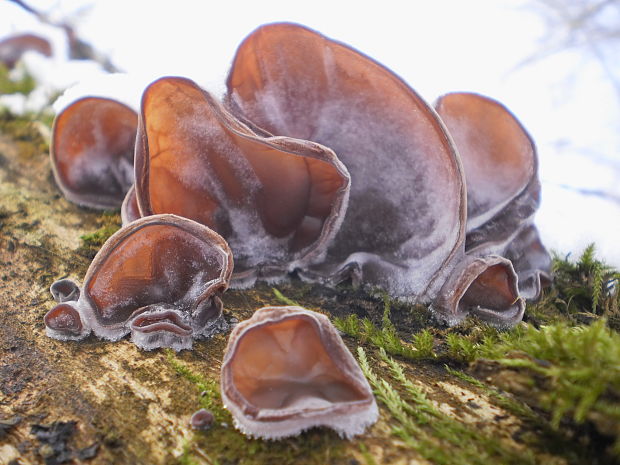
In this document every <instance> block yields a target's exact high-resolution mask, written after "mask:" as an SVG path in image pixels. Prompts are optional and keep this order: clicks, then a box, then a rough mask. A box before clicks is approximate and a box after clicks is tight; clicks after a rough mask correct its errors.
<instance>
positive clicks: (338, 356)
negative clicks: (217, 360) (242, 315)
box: [221, 306, 378, 439]
mask: <svg viewBox="0 0 620 465" xmlns="http://www.w3.org/2000/svg"><path fill="white" fill-rule="evenodd" d="M221 392H222V399H223V401H224V405H225V406H226V407H227V408H228V409H229V410H230V412H231V414H232V416H233V418H234V421H235V426H236V427H237V428H238V429H239V430H240V431H242V432H243V433H244V434H247V435H249V436H254V437H260V438H265V439H280V438H284V437H288V436H295V435H298V434H299V433H301V432H302V431H305V430H307V429H309V428H312V427H315V426H327V427H329V428H332V429H333V430H335V431H337V432H338V434H340V435H341V436H342V437H345V438H351V437H353V436H356V435H358V434H361V433H363V432H364V430H365V429H366V428H367V427H368V426H369V425H371V424H373V423H374V422H375V421H376V420H377V418H378V410H377V404H376V402H375V399H374V396H373V394H372V390H371V388H370V386H369V384H368V381H367V380H366V378H365V377H364V375H363V373H362V371H361V369H360V367H359V365H358V364H357V362H356V361H355V359H354V358H353V356H352V355H351V353H350V352H349V351H348V349H347V348H346V346H345V345H344V343H343V341H342V338H341V337H340V335H339V334H338V331H337V330H336V329H335V328H334V326H333V325H332V324H331V322H330V321H329V319H328V318H327V317H326V316H325V315H321V314H319V313H316V312H312V311H310V310H306V309H304V308H301V307H294V306H289V307H264V308H261V309H260V310H257V311H256V312H255V313H254V315H253V316H252V318H250V319H249V320H246V321H242V322H241V323H239V324H238V325H237V326H235V328H234V329H233V330H232V332H231V334H230V338H229V340H228V346H227V348H226V353H225V355H224V361H223V363H222V376H221Z"/></svg>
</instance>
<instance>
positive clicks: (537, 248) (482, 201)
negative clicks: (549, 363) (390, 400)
mask: <svg viewBox="0 0 620 465" xmlns="http://www.w3.org/2000/svg"><path fill="white" fill-rule="evenodd" d="M435 107H436V109H437V112H438V113H439V115H440V116H441V118H442V119H443V121H444V122H445V124H446V126H447V127H448V129H449V131H450V134H451V135H452V137H453V139H454V141H455V143H456V146H457V147H458V151H459V154H460V156H461V159H462V161H463V166H464V168H465V178H466V179H467V238H466V244H465V250H466V251H467V253H469V254H472V255H484V254H488V253H497V254H500V255H503V256H506V257H509V258H513V257H514V258H516V257H519V258H520V257H523V258H522V259H521V260H517V261H516V262H515V261H513V263H514V264H515V268H516V270H517V273H518V275H519V288H520V290H521V293H522V295H524V296H527V297H528V298H535V297H537V296H538V295H539V293H540V289H541V286H540V279H541V276H540V275H543V280H545V279H546V280H548V279H549V274H550V265H551V259H550V257H549V254H548V253H547V252H546V251H545V249H544V247H543V246H542V244H541V243H540V240H539V239H538V232H537V231H536V227H535V226H533V224H532V223H533V220H534V214H535V212H536V210H537V209H538V206H539V204H540V181H539V179H538V158H537V154H536V147H535V145H534V142H533V140H532V138H531V137H530V135H529V134H528V133H527V131H526V130H525V128H524V127H523V126H522V125H521V123H519V121H518V120H517V118H515V116H514V115H513V114H512V113H511V112H510V111H509V110H508V109H507V108H506V107H505V106H503V105H502V104H500V103H499V102H497V101H495V100H492V99H490V98H488V97H484V96H482V95H478V94H472V93H464V92H461V93H458V92H457V93H451V94H447V95H444V96H443V97H441V98H440V99H439V100H438V101H437V103H436V105H435ZM525 230H527V232H525ZM519 236H521V237H524V236H527V239H525V240H524V239H517V238H518V237H519ZM528 248H529V250H528ZM508 249H510V252H508ZM529 255H531V258H528V256H529ZM521 265H523V267H524V268H522V267H521ZM533 266H534V267H538V269H537V270H536V269H535V268H533ZM535 274H537V275H539V276H534V275H535Z"/></svg>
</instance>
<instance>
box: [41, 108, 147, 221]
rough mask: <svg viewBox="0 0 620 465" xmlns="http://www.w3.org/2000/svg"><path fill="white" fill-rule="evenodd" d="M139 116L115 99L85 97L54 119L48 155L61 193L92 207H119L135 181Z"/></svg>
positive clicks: (69, 198) (76, 201) (80, 203)
mask: <svg viewBox="0 0 620 465" xmlns="http://www.w3.org/2000/svg"><path fill="white" fill-rule="evenodd" d="M137 125H138V116H137V114H136V112H135V111H133V110H132V109H131V108H129V107H127V106H125V105H123V104H122V103H120V102H117V101H115V100H110V99H105V98H98V97H86V98H83V99H80V100H77V101H75V102H74V103H72V104H71V105H69V106H68V107H67V108H65V109H64V110H63V111H62V112H60V113H59V114H58V115H57V116H56V118H55V120H54V127H53V132H52V142H51V147H50V157H51V162H52V169H53V173H54V178H55V179H56V183H57V184H58V187H59V188H60V190H61V191H62V193H63V194H64V196H65V197H66V198H67V199H68V200H70V201H72V202H75V203H77V204H79V205H84V206H87V207H92V208H99V209H106V208H118V207H120V206H121V203H122V202H123V198H124V197H125V194H126V193H127V191H128V190H129V188H130V187H131V185H132V183H133V157H134V146H135V139H136V129H137Z"/></svg>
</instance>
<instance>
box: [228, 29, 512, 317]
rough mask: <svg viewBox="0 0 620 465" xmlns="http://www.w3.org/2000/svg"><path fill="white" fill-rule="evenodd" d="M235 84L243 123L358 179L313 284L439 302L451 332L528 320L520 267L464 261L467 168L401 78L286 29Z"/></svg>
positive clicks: (231, 90) (244, 50) (257, 48)
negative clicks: (333, 157) (463, 324)
mask: <svg viewBox="0 0 620 465" xmlns="http://www.w3.org/2000/svg"><path fill="white" fill-rule="evenodd" d="M227 86H228V95H227V99H226V100H227V104H228V106H229V107H230V108H231V110H232V111H233V112H234V113H235V114H236V115H237V116H238V117H239V118H242V119H244V120H247V121H251V122H252V123H253V124H254V125H255V126H256V127H260V128H262V130H263V131H265V132H268V133H271V134H277V135H282V136H291V137H298V138H302V139H307V140H313V141H316V142H318V143H320V144H324V145H325V146H327V147H330V148H331V149H333V150H334V152H335V153H336V154H337V156H338V158H339V159H340V160H341V161H342V162H343V164H344V165H345V166H346V167H347V169H348V171H349V173H350V176H351V192H350V198H349V206H348V209H347V211H346V215H345V218H344V221H343V223H342V225H341V227H340V229H339V231H338V233H337V234H336V235H335V237H334V240H333V241H332V242H331V243H330V245H329V248H328V251H327V255H326V257H325V259H324V260H323V261H322V263H320V264H318V265H317V266H314V267H311V268H305V269H302V270H300V274H301V275H302V276H303V277H304V278H306V279H310V280H322V281H327V282H332V283H334V282H338V281H342V280H345V279H349V278H350V279H353V280H354V281H360V282H363V283H366V284H370V285H375V286H376V285H378V286H381V287H383V288H385V289H386V290H388V292H389V293H390V294H391V295H392V296H396V297H405V298H415V299H417V300H420V301H425V302H429V301H433V302H434V303H433V308H434V309H435V310H436V312H437V314H438V316H439V317H440V318H442V319H445V320H447V321H449V322H450V323H456V322H458V321H460V320H461V319H462V318H463V317H464V316H465V315H466V314H467V313H468V312H472V313H474V314H480V315H484V317H485V318H486V319H488V320H489V321H491V322H494V323H496V324H498V325H502V326H504V325H510V324H514V323H516V322H518V321H519V320H520V319H521V317H522V315H523V310H524V303H523V302H522V300H521V299H520V298H519V295H518V292H517V291H516V289H517V287H516V280H517V277H516V275H515V273H514V270H513V269H512V265H511V263H510V262H509V261H508V260H498V257H496V256H494V255H491V256H488V257H487V256H484V257H480V258H477V259H476V260H471V259H470V258H469V257H466V256H465V250H464V240H465V225H466V218H467V211H466V209H467V206H466V195H465V182H464V172H463V168H462V165H461V162H460V159H459V157H458V155H457V152H456V149H455V147H454V145H453V143H452V139H451V138H450V136H449V135H448V132H447V130H446V128H445V126H444V124H443V122H442V121H441V119H440V118H439V117H438V115H437V114H436V113H435V111H434V110H433V109H432V108H431V107H430V106H429V105H428V104H427V103H426V102H425V101H424V100H423V99H422V98H421V97H420V96H419V95H418V94H417V93H415V91H413V90H412V89H411V88H410V87H409V86H408V85H407V84H405V83H404V82H403V81H402V80H401V79H400V78H399V77H397V76H396V75H395V74H393V73H392V72H391V71H389V70H388V69H386V68H385V67H383V66H382V65H380V64H378V63H377V62H375V61H373V60H371V59H369V58H368V57H366V56H364V55H362V54H361V53H359V52H357V51H356V50H354V49H352V48H350V47H348V46H346V45H343V44H341V43H338V42H335V41H333V40H330V39H328V38H326V37H324V36H322V35H320V34H318V33H317V32H315V31H312V30H310V29H307V28H305V27H302V26H299V25H295V24H288V23H280V24H269V25H266V26H262V27H260V28H258V29H257V30H256V31H254V32H253V33H252V34H250V35H249V36H248V37H247V38H246V39H245V40H244V41H243V43H242V44H241V45H240V46H239V48H238V50H237V54H236V56H235V59H234V61H233V65H232V68H231V70H230V74H229V77H228V80H227ZM487 269H489V271H488V272H487V271H486V270H487ZM498 273H499V274H498ZM489 275H497V276H501V279H489ZM479 277H480V279H482V280H483V281H484V285H482V286H478V285H477V284H476V280H477V279H478V278H479ZM448 278H449V279H448ZM474 284H476V286H477V290H476V292H471V293H469V294H468V293H467V288H468V287H469V286H471V285H474ZM494 286H498V288H495V287H494ZM456 289H459V290H460V291H459V292H455V290H456ZM482 289H484V292H482ZM461 291H462V292H461ZM506 292H509V294H510V297H508V294H505V293H506ZM495 293H500V294H502V295H504V297H505V298H498V299H495V298H493V297H492V296H491V294H495ZM455 295H459V296H466V295H467V296H469V297H473V296H477V297H480V298H481V299H480V300H478V301H476V299H473V298H468V299H466V301H464V302H461V301H460V300H459V301H457V300H455V299H454V296H455ZM465 303H467V305H466V307H467V309H465V308H464V304H465ZM488 306H490V307H488ZM492 315H495V316H494V317H493V316H492Z"/></svg>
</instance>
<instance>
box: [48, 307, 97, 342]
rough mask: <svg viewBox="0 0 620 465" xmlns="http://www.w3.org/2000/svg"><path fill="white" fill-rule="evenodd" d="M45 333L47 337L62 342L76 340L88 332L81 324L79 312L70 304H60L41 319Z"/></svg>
mask: <svg viewBox="0 0 620 465" xmlns="http://www.w3.org/2000/svg"><path fill="white" fill-rule="evenodd" d="M43 321H44V323H45V332H46V334H47V335H48V336H49V337H53V338H55V339H60V340H62V341H67V340H78V339H82V338H83V337H85V336H87V335H88V333H89V332H90V331H89V330H88V329H87V328H85V327H84V325H83V324H82V319H81V317H80V313H79V311H78V310H77V309H76V307H75V305H74V304H72V303H64V302H63V303H60V304H58V305H56V306H55V307H54V308H52V309H51V310H50V311H49V312H47V313H46V314H45V316H44V317H43Z"/></svg>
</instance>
